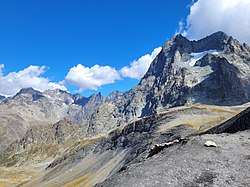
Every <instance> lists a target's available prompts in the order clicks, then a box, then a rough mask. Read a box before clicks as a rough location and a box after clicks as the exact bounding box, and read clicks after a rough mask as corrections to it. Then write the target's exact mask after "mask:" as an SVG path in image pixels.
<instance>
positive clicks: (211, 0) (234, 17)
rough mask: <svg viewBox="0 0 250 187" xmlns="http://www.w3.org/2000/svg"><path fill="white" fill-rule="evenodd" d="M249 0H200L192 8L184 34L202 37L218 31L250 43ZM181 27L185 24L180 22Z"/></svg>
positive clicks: (183, 30)
mask: <svg viewBox="0 0 250 187" xmlns="http://www.w3.org/2000/svg"><path fill="white" fill-rule="evenodd" d="M249 10H250V1H249V0H198V1H197V2H195V3H194V4H193V5H192V6H191V8H190V14H189V16H188V17H187V20H186V29H182V32H184V35H186V36H187V37H188V38H190V39H200V38H203V37H204V36H207V35H209V34H212V33H214V32H216V31H223V32H225V33H226V34H228V35H232V36H233V37H234V38H236V39H238V40H239V41H240V42H245V43H248V44H250V11H249ZM179 27H180V29H181V28H183V25H181V24H180V26H179Z"/></svg>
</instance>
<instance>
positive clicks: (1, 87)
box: [0, 64, 67, 96]
mask: <svg viewBox="0 0 250 187" xmlns="http://www.w3.org/2000/svg"><path fill="white" fill-rule="evenodd" d="M3 69H4V65H3V64H1V65H0V95H4V96H13V95H15V94H16V93H17V92H18V91H19V90H20V89H22V88H28V87H32V88H34V89H36V90H39V91H44V90H47V89H56V88H58V89H62V90H67V89H66V87H65V86H63V85H61V84H60V83H54V82H50V80H49V79H48V78H44V77H41V75H42V74H43V73H44V72H45V70H46V67H45V66H32V65H31V66H29V67H27V68H25V69H23V70H21V71H18V72H10V73H9V74H8V75H6V76H4V75H3Z"/></svg>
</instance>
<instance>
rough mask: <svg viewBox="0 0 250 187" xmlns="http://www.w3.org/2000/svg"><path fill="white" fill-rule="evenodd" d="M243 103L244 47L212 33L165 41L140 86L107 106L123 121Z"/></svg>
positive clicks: (249, 65) (249, 74)
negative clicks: (194, 107)
mask: <svg viewBox="0 0 250 187" xmlns="http://www.w3.org/2000/svg"><path fill="white" fill-rule="evenodd" d="M249 100H250V47H249V46H247V45H246V44H240V43H239V42H238V41H237V40H235V39H234V38H232V37H230V36H227V35H226V34H225V33H223V32H216V33H214V34H212V35H210V36H208V37H206V38H204V39H201V40H198V41H189V40H188V39H187V38H185V37H183V36H182V35H176V36H175V37H174V38H172V39H171V40H169V41H168V42H167V43H166V44H165V45H164V46H163V48H162V51H161V52H160V53H159V54H158V56H157V57H156V58H155V59H154V61H153V62H152V63H151V65H150V67H149V70H148V71H147V73H146V74H145V76H144V77H143V78H142V79H141V81H140V83H139V84H138V85H137V86H135V87H134V88H133V89H131V90H130V91H128V92H126V93H124V94H123V98H122V100H117V101H116V102H115V103H113V104H114V106H113V110H115V111H117V112H118V113H117V114H116V116H122V117H121V121H124V122H125V123H127V122H129V121H131V120H133V119H136V118H140V117H144V116H148V115H151V114H154V113H157V112H161V111H165V110H166V109H168V108H171V107H176V106H182V105H190V104H194V103H202V104H209V105H211V104H215V105H228V106H233V105H239V104H242V103H245V102H248V101H249ZM99 115H100V114H99ZM92 122H93V124H90V125H91V126H92V127H93V125H97V126H98V121H95V119H93V120H92ZM107 124H109V121H107ZM111 124H112V123H111ZM102 126H105V125H103V124H102ZM106 126H107V125H106ZM97 128H98V127H96V129H97Z"/></svg>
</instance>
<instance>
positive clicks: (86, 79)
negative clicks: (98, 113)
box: [65, 64, 121, 92]
mask: <svg viewBox="0 0 250 187" xmlns="http://www.w3.org/2000/svg"><path fill="white" fill-rule="evenodd" d="M119 79H121V77H120V75H119V72H118V71H117V70H116V69H115V68H112V67H110V66H100V65H94V66H93V67H90V68H89V67H85V66H83V65H82V64H78V65H77V66H74V67H72V68H71V69H70V70H69V72H68V74H67V76H66V78H65V81H66V82H67V83H69V84H71V85H74V86H78V87H80V89H79V90H78V91H80V92H82V91H84V90H88V89H89V90H97V89H98V88H99V87H100V86H102V85H105V84H111V83H114V82H115V81H116V80H119Z"/></svg>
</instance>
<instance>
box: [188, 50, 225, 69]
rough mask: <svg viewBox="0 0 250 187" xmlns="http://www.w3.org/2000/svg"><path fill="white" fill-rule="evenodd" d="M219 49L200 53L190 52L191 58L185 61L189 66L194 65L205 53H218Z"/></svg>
mask: <svg viewBox="0 0 250 187" xmlns="http://www.w3.org/2000/svg"><path fill="white" fill-rule="evenodd" d="M219 52H220V51H217V50H209V51H203V52H200V53H191V54H190V55H191V56H192V58H191V59H190V60H189V61H188V62H187V63H188V64H189V65H190V66H194V65H195V63H196V62H197V61H198V60H200V59H202V58H203V57H204V56H205V55H206V54H208V53H210V54H218V53H219Z"/></svg>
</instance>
